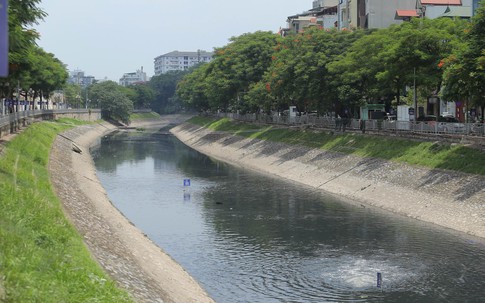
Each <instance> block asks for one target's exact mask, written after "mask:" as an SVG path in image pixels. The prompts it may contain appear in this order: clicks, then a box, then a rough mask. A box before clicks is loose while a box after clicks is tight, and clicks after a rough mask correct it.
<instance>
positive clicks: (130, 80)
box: [120, 66, 148, 86]
mask: <svg viewBox="0 0 485 303" xmlns="http://www.w3.org/2000/svg"><path fill="white" fill-rule="evenodd" d="M147 81H148V79H147V74H146V73H145V72H144V71H143V66H142V67H141V69H138V70H137V71H136V72H134V73H126V74H123V77H122V78H121V79H120V85H121V86H129V85H132V84H135V83H143V82H147Z"/></svg>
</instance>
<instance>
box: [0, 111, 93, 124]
mask: <svg viewBox="0 0 485 303" xmlns="http://www.w3.org/2000/svg"><path fill="white" fill-rule="evenodd" d="M99 112H101V110H99V109H52V110H48V109H45V110H26V111H18V112H14V113H10V114H7V115H3V116H0V127H5V126H8V125H10V124H12V123H19V122H22V121H24V120H26V119H43V120H45V119H50V117H52V116H53V115H62V114H87V113H99Z"/></svg>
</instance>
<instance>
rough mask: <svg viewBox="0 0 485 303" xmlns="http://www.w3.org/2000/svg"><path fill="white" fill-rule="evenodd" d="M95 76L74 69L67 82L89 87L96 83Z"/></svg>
mask: <svg viewBox="0 0 485 303" xmlns="http://www.w3.org/2000/svg"><path fill="white" fill-rule="evenodd" d="M94 80H95V79H94V77H93V76H86V75H85V74H84V71H82V70H74V71H71V72H70V73H69V79H67V83H71V84H77V85H79V86H81V87H87V86H89V85H91V84H93V83H94Z"/></svg>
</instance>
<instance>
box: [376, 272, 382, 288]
mask: <svg viewBox="0 0 485 303" xmlns="http://www.w3.org/2000/svg"><path fill="white" fill-rule="evenodd" d="M377 287H379V288H381V287H382V274H381V273H380V272H378V273H377Z"/></svg>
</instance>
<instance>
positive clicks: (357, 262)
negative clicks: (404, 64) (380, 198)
mask: <svg viewBox="0 0 485 303" xmlns="http://www.w3.org/2000/svg"><path fill="white" fill-rule="evenodd" d="M93 156H94V158H95V163H96V166H97V169H98V176H99V177H100V179H101V181H102V183H103V185H104V187H105V188H106V189H107V191H108V194H109V196H110V198H111V199H112V201H113V202H114V203H115V205H116V206H117V207H118V208H119V209H120V210H121V211H122V212H123V213H124V214H125V215H126V216H127V217H128V218H129V219H130V220H131V221H133V222H134V223H135V224H136V225H137V226H138V227H140V228H141V229H142V230H143V231H144V232H145V233H147V234H148V235H149V237H150V238H151V239H152V240H154V241H155V242H156V243H157V244H158V245H160V246H161V247H162V248H163V249H164V250H165V251H167V252H168V253H169V254H170V255H171V256H172V257H174V258H175V259H176V260H177V261H178V262H179V263H180V264H182V266H184V268H186V269H187V270H188V271H189V272H190V273H191V274H192V275H193V276H194V277H195V278H196V279H197V280H198V281H199V282H200V283H201V284H202V285H203V287H204V288H205V289H206V290H207V291H208V292H209V294H210V295H211V296H212V297H213V298H214V299H215V300H216V301H218V302H482V299H483V297H485V292H484V290H483V287H484V286H485V266H484V265H483V264H485V262H484V261H485V248H484V247H483V245H482V244H480V243H475V242H470V241H469V240H462V239H460V238H459V237H456V236H453V235H452V234H450V233H447V232H444V231H441V230H439V229H436V228H434V227H431V226H428V225H427V224H424V223H421V222H417V221H414V220H407V219H404V218H400V217H395V216H390V215H382V214H381V213H379V212H377V211H374V210H371V209H369V208H364V207H361V206H359V205H349V204H346V203H341V202H339V201H337V200H336V199H334V198H332V197H330V196H325V195H322V194H321V193H318V192H316V191H313V190H310V189H307V188H301V187H300V186H298V185H295V184H291V183H289V182H283V181H281V180H277V179H273V178H268V177H265V176H261V175H258V174H254V173H252V172H248V171H246V170H243V169H236V168H233V167H230V166H228V165H226V164H223V163H221V162H217V161H214V160H212V159H210V158H208V157H205V156H203V155H201V154H199V153H197V152H195V151H193V150H191V149H188V148H186V147H185V146H184V145H183V144H182V143H180V142H179V141H177V140H176V139H174V138H173V137H171V136H168V135H160V134H158V135H144V134H127V133H120V134H117V135H115V136H112V137H107V138H104V139H103V140H102V143H101V145H100V146H99V148H97V149H95V150H93ZM186 179H190V183H191V184H190V186H184V180H186ZM378 272H379V273H382V277H383V283H382V287H381V288H377V287H376V282H377V281H376V280H377V279H376V277H377V273H378Z"/></svg>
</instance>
